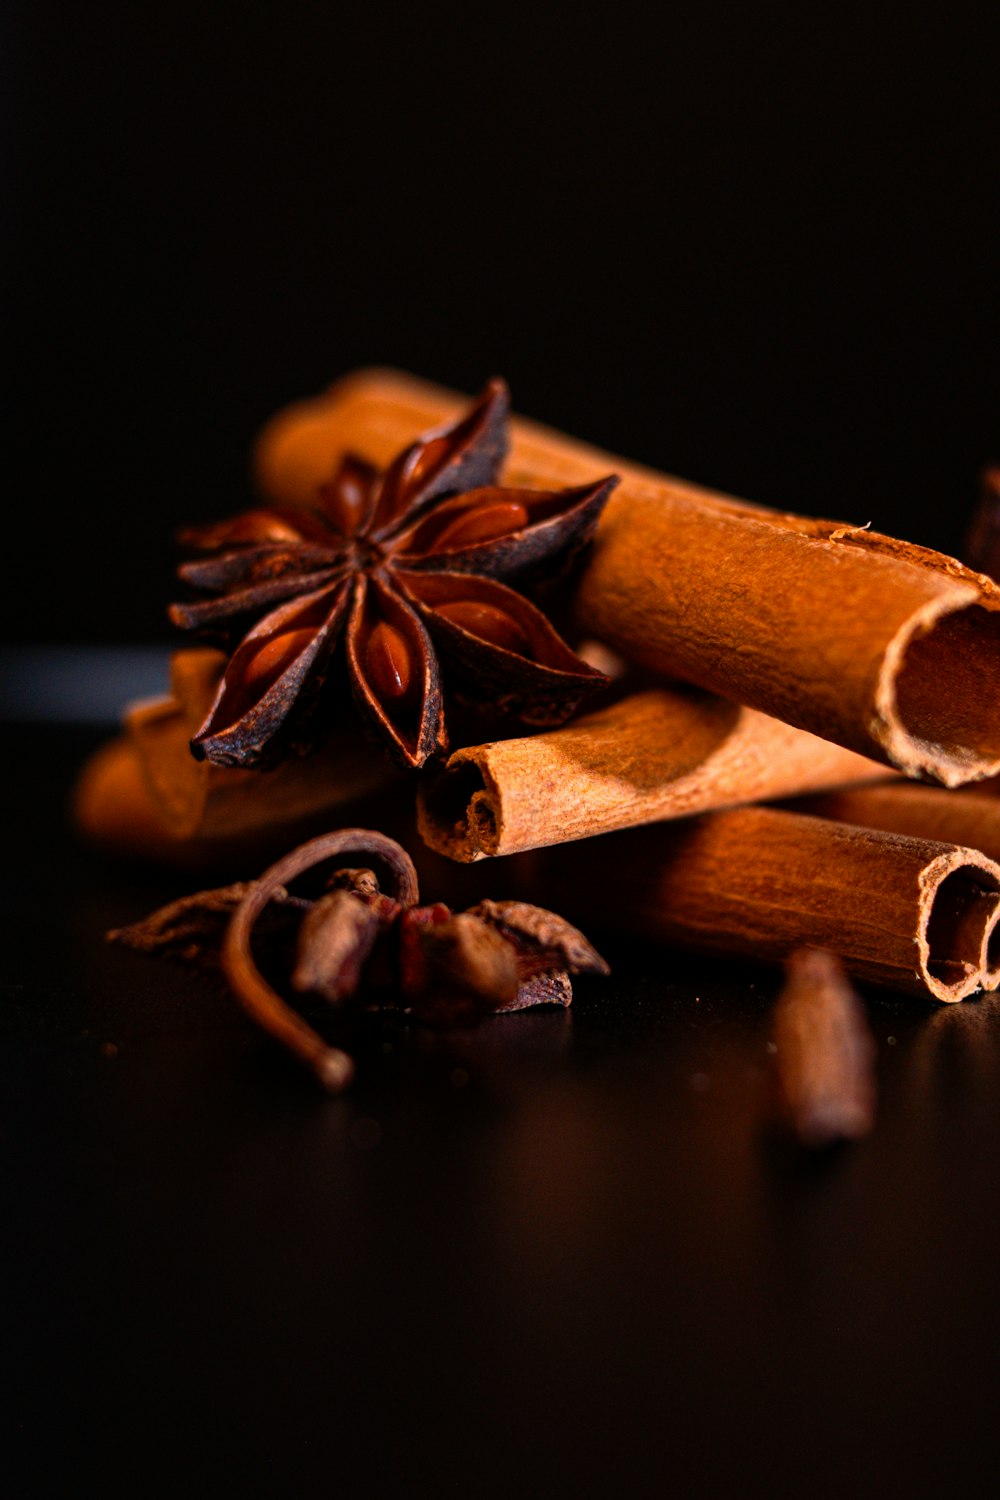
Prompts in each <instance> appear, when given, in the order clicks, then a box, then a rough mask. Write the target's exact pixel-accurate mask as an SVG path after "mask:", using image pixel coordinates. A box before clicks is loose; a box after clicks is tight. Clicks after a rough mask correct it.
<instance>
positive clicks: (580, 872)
mask: <svg viewBox="0 0 1000 1500" xmlns="http://www.w3.org/2000/svg"><path fill="white" fill-rule="evenodd" d="M540 877H541V879H542V880H543V881H544V884H545V889H546V891H547V892H548V893H549V895H550V897H551V898H552V899H553V900H555V899H558V900H559V903H560V910H566V911H568V912H569V913H570V915H571V917H572V918H573V920H579V919H582V918H583V917H584V916H586V918H587V920H589V921H590V922H591V923H592V924H593V925H595V926H597V925H599V924H601V923H603V924H604V925H605V926H606V927H609V928H612V929H615V928H617V929H618V930H620V931H622V932H626V933H629V934H632V935H635V936H641V937H649V938H656V939H660V940H666V941H669V942H676V943H680V944H682V945H684V946H688V947H692V948H695V949H701V950H705V951H709V952H717V953H729V954H735V955H739V956H741V957H746V958H754V959H760V960H765V961H767V962H781V961H783V960H785V959H786V958H787V957H788V956H789V954H790V953H792V952H794V950H795V949H796V948H800V947H816V948H826V949H828V950H829V951H830V952H831V953H835V954H837V955H838V956H839V957H840V958H841V959H842V960H843V961H844V964H845V966H846V968H847V969H848V971H849V972H850V973H851V974H853V975H855V976H856V977H857V978H859V979H863V980H867V981H870V982H871V983H874V984H882V985H888V986H890V987H891V988H893V989H900V990H907V991H910V992H911V993H913V994H918V995H924V996H927V995H931V996H933V997H934V998H935V999H937V1000H948V1001H951V1000H963V999H965V997H966V996H968V995H971V994H973V993H974V992H975V991H976V990H978V989H981V988H993V987H995V986H996V984H997V982H998V975H1000V969H998V964H997V958H998V949H1000V938H998V937H997V936H995V929H996V927H997V923H998V921H1000V865H997V864H994V863H993V862H992V861H991V860H988V859H987V858H986V857H985V855H983V854H980V853H979V852H978V851H977V850H975V849H965V848H960V847H957V846H955V845H953V844H946V843H938V842H935V841H933V840H929V839H917V838H904V837H902V836H901V835H899V834H893V833H883V832H877V831H875V830H873V829H868V828H858V827H854V826H851V825H848V824H844V823H835V822H832V821H828V820H826V819H823V818H816V817H808V816H805V815H802V814H797V813H791V812H784V811H779V810H775V809H771V808H759V807H753V808H749V807H747V808H737V809H734V810H731V811H727V812H714V813H705V814H703V815H702V816H701V817H698V818H692V819H689V820H688V821H686V822H683V823H677V824H672V825H670V826H665V827H657V828H641V829H632V830H630V831H628V832H627V833H620V834H611V835H609V836H608V837H607V838H605V839H595V840H592V841H590V842H588V843H586V844H581V845H579V846H578V847H576V848H574V849H572V850H570V849H566V850H563V849H559V850H552V851H550V852H549V853H548V854H547V855H546V856H544V857H543V859H542V863H541V870H540Z"/></svg>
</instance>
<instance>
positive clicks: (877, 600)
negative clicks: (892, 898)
mask: <svg viewBox="0 0 1000 1500" xmlns="http://www.w3.org/2000/svg"><path fill="white" fill-rule="evenodd" d="M462 405H463V403H462V399H461V398H460V397H458V396H455V395H454V394H452V393H450V392H447V391H442V390H440V389H438V388H436V387H433V386H429V385H426V384H424V383H423V382H420V381H417V380H415V379H413V378H411V377H409V376H405V375H401V374H398V373H394V372H391V371H366V372H361V373H360V374H358V375H355V376H352V377H349V378H348V379H347V380H345V381H342V382H340V383H339V384H338V385H336V386H334V387H333V389H332V390H331V391H330V392H328V393H327V394H326V395H325V396H324V397H321V398H320V399H319V400H317V401H313V402H309V403H305V404H302V405H300V406H298V407H295V408H292V409H291V410H289V411H287V412H284V413H282V414H280V415H279V416H278V417H277V418H276V419H275V420H274V421H273V422H272V423H271V424H270V425H269V426H268V428H267V429H266V430H265V431H264V433H263V434H262V436H261V439H260V441H259V444H258V449H257V469H258V475H259V478H260V482H261V484H262V486H263V488H264V490H265V491H266V493H267V494H268V495H269V496H270V497H272V498H273V499H275V500H279V501H284V502H290V503H308V500H309V497H310V495H312V494H313V493H314V492H315V488H316V486H317V485H318V484H319V483H321V482H322V481H323V480H324V479H325V478H327V477H329V474H330V471H331V469H332V467H333V465H334V462H335V461H336V459H337V457H338V455H339V454H340V453H342V452H343V451H344V450H345V449H346V448H353V449H359V450H360V451H361V452H362V453H363V454H364V456H365V457H366V458H369V459H370V460H371V461H372V462H376V463H380V462H386V461H387V460H388V459H389V458H390V457H391V455H392V454H393V453H394V452H396V451H397V450H398V448H399V446H400V444H401V443H402V442H405V441H406V440H407V439H408V438H412V437H413V436H414V435H415V434H416V433H418V432H420V431H423V430H424V429H425V428H427V427H428V426H429V425H430V424H432V423H435V422H441V421H445V420H447V419H449V418H453V417H454V416H455V415H456V414H457V413H458V412H459V411H460V410H461V409H462ZM511 430H512V438H513V445H512V450H511V457H510V462H509V465H508V470H507V482H510V483H517V484H531V485H542V486H545V485H553V484H573V483H582V482H584V481H585V480H586V479H587V478H592V477H593V475H594V473H595V472H604V471H606V470H608V469H609V468H613V469H614V470H615V471H616V472H617V473H618V474H620V475H621V477H622V483H621V485H620V487H619V489H618V490H617V491H616V493H615V494H614V495H613V496H612V497H611V500H610V501H609V503H608V506H607V509H606V510H605V512H604V516H603V519H602V521H601V524H600V526H599V528H598V532H597V537H596V541H595V545H594V550H593V556H592V560H591V562H590V565H589V566H588V567H587V569H586V570H585V572H584V576H583V580H582V583H581V588H580V594H579V612H580V617H581V620H582V621H584V622H585V625H586V629H587V631H588V632H590V633H593V634H597V635H599V636H600V637H602V638H603V639H604V640H605V641H607V642H608V643H610V644H611V645H612V646H614V647H615V648H616V649H618V650H620V651H622V652H623V653H625V654H626V655H627V656H630V657H632V658H633V659H634V660H636V661H639V662H641V663H642V664H643V665H645V666H647V667H651V668H653V669H654V670H656V671H659V672H662V673H665V674H667V675H669V676H673V677H679V678H683V679H686V680H688V681H691V682H695V683H697V684H699V685H700V686H702V687H705V688H708V689H710V690H712V691H714V692H718V693H721V694H723V695H724V696H726V697H730V698H733V699H735V700H736V701H737V702H740V703H744V704H747V705H748V706H750V707H753V708H756V709H759V710H761V711H762V712H765V713H769V714H772V715H774V716H775V717H777V718H780V719H784V720H786V721H787V722H788V723H790V724H794V725H796V726H797V727H798V728H801V729H805V730H808V731H810V732H811V733H813V734H818V735H820V736H822V737H823V738H826V739H831V740H834V741H835V742H836V743H838V744H840V745H843V746H845V747H847V748H849V749H852V750H855V751H857V752H859V753H860V754H863V755H868V756H872V757H874V758H876V759H878V760H882V761H884V762H886V763H888V764H890V765H893V766H897V767H898V768H899V769H901V770H903V771H905V772H907V773H908V774H910V775H915V776H917V775H919V776H924V777H929V778H932V779H934V780H938V781H941V782H943V783H944V784H946V785H949V786H957V785H960V784H962V783H963V782H967V781H971V780H975V779H978V778H980V777H983V776H988V775H993V774H997V773H998V772H1000V649H998V647H1000V613H998V610H1000V590H998V589H997V587H996V586H995V585H994V584H993V583H991V582H990V581H989V580H988V579H986V578H985V577H983V576H982V575H981V574H978V573H974V572H972V571H971V570H970V569H968V568H966V567H964V566H963V565H962V564H961V563H959V562H957V561H955V560H954V559H953V558H948V557H944V556H943V555H941V554H940V553H936V552H932V551H930V550H929V549H927V548H922V547H917V546H914V545H912V544H910V543H906V542H901V541H896V540H894V539H893V538H891V537H885V536H880V535H878V534H876V533H873V532H870V531H867V530H865V529H864V528H863V527H858V526H850V525H841V524H839V523H837V522H833V521H821V520H810V519H806V518H803V517H797V516H790V515H784V514H781V513H779V512H776V511H769V510H766V509H763V508H759V507H755V506H752V505H748V504H747V503H745V502H742V501H738V500H733V499H730V498H727V497H725V496H722V495H718V494H715V493H713V492H711V491H707V490H702V489H699V488H697V487H696V486H694V485H690V484H686V483H683V482H682V481H679V480H675V479H672V478H670V477H668V476H666V475H662V474H657V473H655V472H653V471H651V470H645V469H642V468H640V467H638V466H636V465H633V464H629V463H627V462H625V461H622V460H620V459H617V458H610V457H609V456H608V455H607V454H604V453H600V452H598V451H596V450H594V449H592V448H589V447H587V446H586V445H584V444H581V443H577V442H575V441H574V440H573V439H570V438H566V437H563V436H561V435H560V434H558V433H555V432H552V431H549V430H547V429H545V428H542V427H539V426H537V425H536V424H534V423H530V422H526V421H524V420H522V419H515V420H514V422H513V423H512V429H511Z"/></svg>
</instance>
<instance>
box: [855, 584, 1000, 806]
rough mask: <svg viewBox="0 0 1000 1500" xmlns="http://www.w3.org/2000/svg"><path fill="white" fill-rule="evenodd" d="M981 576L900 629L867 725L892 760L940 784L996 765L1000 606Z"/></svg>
mask: <svg viewBox="0 0 1000 1500" xmlns="http://www.w3.org/2000/svg"><path fill="white" fill-rule="evenodd" d="M954 566H955V567H956V568H957V567H958V566H959V565H958V564H955V565H954ZM980 582H981V583H982V585H983V587H982V590H981V591H980V592H979V594H978V596H977V595H976V594H975V593H974V592H973V590H972V588H971V587H970V586H968V585H967V583H966V580H964V579H963V580H962V585H963V586H962V587H961V588H957V589H955V590H954V591H953V592H952V594H951V597H949V596H948V595H947V594H942V596H941V597H940V598H939V599H936V600H934V601H932V602H931V603H929V604H928V605H926V606H925V607H924V608H923V609H922V610H920V611H918V612H917V613H915V614H914V615H913V617H912V618H911V619H910V620H908V621H907V622H906V624H905V626H904V627H903V628H901V629H900V630H899V632H898V633H897V635H896V637H895V638H894V639H893V640H892V641H891V642H890V643H889V645H888V647H887V649H886V651H885V654H884V656H883V659H882V664H881V669H880V673H879V680H878V684H877V687H876V692H875V700H874V715H873V718H872V721H871V723H870V724H869V726H868V730H869V733H870V735H871V737H872V739H873V740H874V741H875V743H876V744H877V745H878V746H879V748H880V750H881V752H882V755H883V756H884V758H885V759H886V760H887V761H888V762H889V764H890V765H893V766H895V767H896V768H897V769H898V770H900V771H902V772H903V773H904V774H905V775H907V776H911V777H915V778H919V779H922V780H929V781H936V782H939V783H940V784H941V785H942V786H948V787H958V786H964V785H966V784H967V783H968V782H972V781H981V780H983V779H984V778H986V777H988V776H995V775H997V774H998V772H1000V709H998V706H997V705H998V703H1000V607H998V599H997V591H996V589H995V588H994V587H993V585H992V584H989V583H988V582H987V581H986V580H980ZM945 684H946V685H947V687H946V688H945V687H944V686H943V685H945Z"/></svg>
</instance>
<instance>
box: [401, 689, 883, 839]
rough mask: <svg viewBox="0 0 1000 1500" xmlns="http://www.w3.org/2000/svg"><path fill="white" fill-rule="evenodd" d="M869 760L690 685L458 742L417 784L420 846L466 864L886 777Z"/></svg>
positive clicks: (625, 699) (636, 694) (662, 690)
mask: <svg viewBox="0 0 1000 1500" xmlns="http://www.w3.org/2000/svg"><path fill="white" fill-rule="evenodd" d="M884 774H885V772H884V768H883V767H881V766H879V765H877V764H876V763H875V762H874V761H870V760H867V759H865V758H864V757H863V756H860V755H856V754H855V753H854V752H853V751H850V750H844V749H842V748H841V747H840V746H839V745H834V744H832V743H831V742H830V741H829V740H821V739H818V738H817V737H816V736H815V735H811V734H807V733H805V732H804V731H803V730H800V729H793V728H792V727H791V726H790V725H788V724H783V723H781V722H780V721H779V720H778V719H772V718H769V717H768V716H767V715H766V714H760V713H756V712H755V711H754V710H753V709H747V708H740V707H738V706H737V705H736V704H734V703H730V702H727V701H725V700H724V699H721V698H716V697H713V696H712V695H710V694H708V693H704V692H702V691H700V690H699V689H695V688H692V689H684V688H679V689H676V690H672V689H668V688H661V689H653V690H650V691H648V692H643V693H635V694H633V695H632V696H631V697H628V698H624V699H622V700H621V701H619V702H618V703H615V704H612V705H611V706H609V707H608V708H604V709H601V710H599V711H598V712H596V713H593V714H588V715H587V716H586V717H584V718H582V719H578V720H577V721H576V722H575V723H573V724H569V725H567V726H565V727H564V728H561V729H556V730H551V731H549V732H548V733H545V734H538V735H534V736H531V737H528V738H519V739H511V740H499V741H497V742H496V743H493V744H487V745H478V746H473V747H470V748H468V749H464V750H457V751H456V752H455V753H454V754H453V755H452V756H451V757H450V758H449V760H448V762H447V764H446V766H445V767H444V769H443V770H439V771H437V772H436V773H431V774H430V775H428V776H427V777H426V779H425V780H424V781H423V783H422V784H421V787H420V791H419V803H418V816H419V827H420V833H421V835H422V837H423V838H424V840H425V842H426V843H428V844H429V845H430V847H431V848H432V849H435V850H437V852H438V853H440V854H446V855H448V856H449V857H450V858H452V859H457V860H462V861H464V862H469V861H472V860H477V859H485V858H487V857H490V856H495V855H503V854H513V853H516V852H518V851H519V850H524V849H536V848H541V847H543V846H544V845H548V844H558V843H565V842H568V841H570V840H573V839H583V838H589V837H591V836H592V835H594V834H598V833H608V832H610V831H612V830H614V829H616V828H628V827H632V826H633V825H636V824H639V823H650V822H657V821H659V820H661V819H667V818H679V817H685V816H687V815H689V814H691V813H696V812H702V811H705V810H706V809H708V808H713V807H728V806H732V805H734V804H737V803H741V802H752V801H756V800H758V799H766V798H774V797H786V796H789V795H794V793H795V792H797V791H804V790H805V789H806V788H821V787H830V786H844V785H846V784H850V783H851V782H855V781H865V780H872V779H873V778H875V777H880V776H884Z"/></svg>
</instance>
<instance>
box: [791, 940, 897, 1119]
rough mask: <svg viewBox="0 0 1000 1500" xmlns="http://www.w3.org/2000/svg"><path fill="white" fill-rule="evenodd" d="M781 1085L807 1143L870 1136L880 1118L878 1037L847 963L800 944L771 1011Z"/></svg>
mask: <svg viewBox="0 0 1000 1500" xmlns="http://www.w3.org/2000/svg"><path fill="white" fill-rule="evenodd" d="M774 1041H775V1046H776V1052H775V1064H776V1067H777V1075H778V1087H779V1090H780V1094H781V1101H782V1105H783V1108H784V1110H785V1112H786V1114H787V1117H788V1120H789V1123H790V1124H791V1126H792V1129H793V1130H794V1131H795V1133H796V1135H797V1136H798V1138H799V1140H800V1141H801V1142H802V1144H803V1145H804V1146H808V1147H823V1146H830V1145H833V1144H834V1143H835V1142H836V1141H841V1140H856V1139H858V1138H859V1137H861V1136H864V1135H867V1134H868V1132H869V1131H870V1130H871V1128H872V1126H873V1125H874V1123H875V1072H874V1064H875V1043H874V1041H873V1039H872V1035H871V1031H870V1030H869V1027H868V1022H867V1020H866V1018H865V1013H864V1008H863V1006H862V1004H861V1001H860V1000H859V998H858V996H857V995H856V993H855V991H854V989H853V988H852V987H851V985H850V983H849V981H848V979H847V976H846V974H845V973H844V968H843V965H842V964H841V962H840V960H839V959H837V958H835V957H834V955H833V954H832V953H827V952H826V951H825V950H823V949H820V948H800V949H798V950H797V951H796V952H795V953H793V954H792V955H791V957H790V958H789V960H788V962H787V965H786V980H785V987H784V989H783V990H782V992H781V995H780V996H779V998H778V1003H777V1006H776V1007H775V1012H774Z"/></svg>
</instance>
